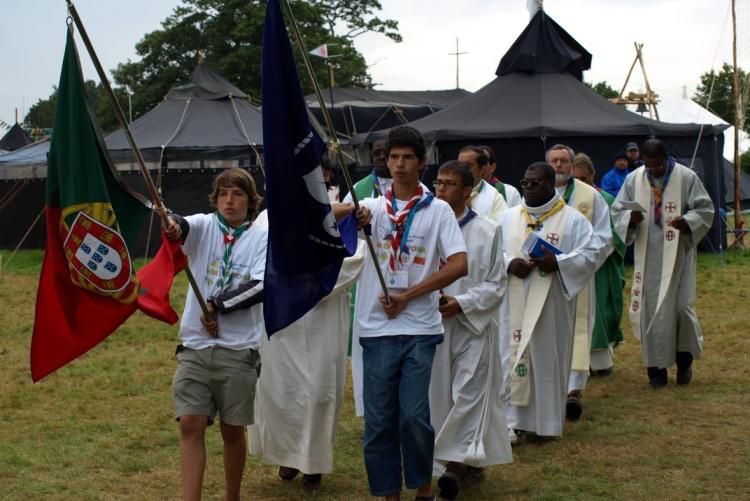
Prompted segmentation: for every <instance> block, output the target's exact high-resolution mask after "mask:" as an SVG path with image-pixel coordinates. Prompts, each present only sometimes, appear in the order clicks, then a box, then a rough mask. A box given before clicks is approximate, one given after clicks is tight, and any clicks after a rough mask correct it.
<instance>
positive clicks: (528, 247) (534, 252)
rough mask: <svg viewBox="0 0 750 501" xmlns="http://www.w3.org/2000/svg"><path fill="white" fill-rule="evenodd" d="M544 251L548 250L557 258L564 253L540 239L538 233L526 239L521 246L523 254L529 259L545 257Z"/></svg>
mask: <svg viewBox="0 0 750 501" xmlns="http://www.w3.org/2000/svg"><path fill="white" fill-rule="evenodd" d="M542 249H547V250H548V251H550V252H551V253H552V254H554V255H556V256H558V255H560V254H562V251H561V250H560V249H559V248H558V247H555V246H554V245H552V244H551V243H549V242H547V241H546V240H544V239H543V238H540V237H539V233H536V232H534V231H532V232H531V233H530V234H529V236H528V237H526V240H525V241H524V243H523V245H522V246H521V252H523V253H524V254H526V255H527V256H529V257H544V252H543V251H542Z"/></svg>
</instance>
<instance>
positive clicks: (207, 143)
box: [105, 64, 263, 168]
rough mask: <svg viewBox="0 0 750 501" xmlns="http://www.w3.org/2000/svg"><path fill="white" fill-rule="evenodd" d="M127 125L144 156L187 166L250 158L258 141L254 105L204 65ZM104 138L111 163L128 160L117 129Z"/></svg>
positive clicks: (258, 120)
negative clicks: (187, 80)
mask: <svg viewBox="0 0 750 501" xmlns="http://www.w3.org/2000/svg"><path fill="white" fill-rule="evenodd" d="M131 130H132V132H133V136H134V137H135V140H136V143H137V144H138V146H139V148H140V149H141V152H142V153H143V156H144V158H145V159H146V161H148V162H155V161H158V160H159V159H160V158H162V163H165V164H166V166H167V167H170V166H169V164H170V163H172V162H180V161H188V162H192V163H191V164H189V165H187V167H189V168H200V167H203V168H206V167H210V166H211V165H210V164H206V163H205V162H206V161H216V160H234V159H252V160H253V162H255V161H257V158H256V154H255V152H256V150H257V147H256V146H257V145H259V144H262V143H263V127H262V122H261V116H260V110H259V109H258V108H256V107H255V106H253V105H251V104H250V103H249V101H248V100H247V94H245V93H244V92H242V91H241V90H239V89H238V88H237V87H235V86H234V85H232V84H231V83H229V81H227V80H226V79H225V78H224V77H222V76H221V75H219V74H218V73H215V72H214V71H212V70H211V69H210V68H208V66H206V65H205V64H198V65H197V66H196V68H195V70H193V73H192V74H191V75H190V83H188V84H187V85H182V86H178V87H174V88H172V89H171V90H170V91H169V92H168V93H167V95H166V96H165V97H164V101H162V102H161V103H159V105H157V106H156V107H154V108H153V109H152V110H151V111H149V112H148V113H146V114H145V115H143V116H142V117H140V118H139V119H138V120H136V121H135V122H133V124H132V125H131ZM105 140H106V143H107V149H109V151H110V154H111V155H112V160H113V161H114V162H115V163H116V164H118V163H125V162H133V161H134V159H133V155H132V153H131V151H130V146H129V145H128V142H127V140H126V138H125V134H124V133H123V132H122V131H121V130H120V131H117V132H114V133H112V134H110V135H109V136H107V137H106V139H105ZM162 150H163V151H162ZM198 162H204V163H203V164H200V163H198ZM178 165H179V164H178ZM178 165H175V166H172V168H178ZM180 166H181V165H180Z"/></svg>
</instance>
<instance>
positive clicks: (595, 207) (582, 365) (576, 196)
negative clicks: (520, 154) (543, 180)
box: [546, 144, 614, 421]
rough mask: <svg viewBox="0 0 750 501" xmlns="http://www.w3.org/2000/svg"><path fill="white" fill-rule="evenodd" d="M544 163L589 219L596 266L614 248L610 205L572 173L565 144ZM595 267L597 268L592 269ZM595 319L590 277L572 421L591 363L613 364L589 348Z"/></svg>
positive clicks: (580, 318)
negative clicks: (592, 233) (596, 244)
mask: <svg viewBox="0 0 750 501" xmlns="http://www.w3.org/2000/svg"><path fill="white" fill-rule="evenodd" d="M546 157H547V163H548V164H550V165H551V166H552V168H553V169H554V170H555V189H556V190H557V192H558V193H559V194H560V196H561V197H562V198H563V200H565V203H566V204H568V206H570V207H573V208H574V209H575V210H577V211H578V212H580V213H581V214H583V215H584V216H585V217H586V219H588V221H589V222H590V223H591V226H592V227H593V230H594V237H595V238H596V239H597V240H598V241H599V243H598V247H599V253H598V255H597V259H596V269H597V270H598V269H599V267H600V266H601V265H602V264H603V263H604V261H606V260H607V258H608V257H609V255H610V254H611V253H612V251H613V250H614V244H613V242H612V225H611V223H610V217H609V205H608V204H607V201H606V200H604V197H602V196H601V195H600V194H599V193H598V192H597V191H596V189H594V187H593V186H589V185H588V184H586V183H584V182H582V181H579V180H578V179H575V178H574V177H573V176H572V170H573V159H574V157H575V153H574V152H573V150H572V148H570V147H569V146H565V145H564V144H556V145H554V146H552V147H551V148H550V149H549V150H547V155H546ZM594 271H596V270H594ZM595 321H596V281H595V280H594V277H593V276H592V277H591V281H590V282H589V283H588V284H586V287H584V289H583V290H582V291H581V293H580V294H579V297H578V300H577V303H576V326H575V338H574V339H575V341H574V343H573V361H572V364H571V371H570V378H569V380H568V398H567V403H566V407H565V414H566V417H567V418H568V419H570V420H571V421H578V420H579V419H580V418H581V414H582V413H583V403H582V399H583V390H585V389H586V383H587V382H588V379H589V369H590V367H592V366H593V367H596V368H597V369H599V368H605V367H611V366H612V353H611V351H610V350H596V351H593V352H592V351H591V338H592V336H593V333H594V323H595Z"/></svg>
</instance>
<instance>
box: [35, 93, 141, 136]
mask: <svg viewBox="0 0 750 501" xmlns="http://www.w3.org/2000/svg"><path fill="white" fill-rule="evenodd" d="M83 85H84V89H85V91H86V96H87V97H88V99H89V102H90V103H91V104H92V106H93V108H94V111H95V113H96V116H97V118H98V119H99V122H100V123H101V126H102V129H103V130H104V132H112V131H113V130H116V129H117V128H119V126H120V124H119V123H118V122H117V118H116V117H115V112H114V111H113V110H112V104H111V102H110V98H109V96H108V95H107V93H106V91H105V90H104V86H103V85H102V84H101V83H97V82H95V81H93V80H86V81H85V82H84V84H83ZM115 94H116V95H117V99H118V100H119V101H120V103H125V102H127V94H125V92H124V90H122V89H116V90H115ZM56 107H57V87H55V86H53V87H52V94H50V96H49V97H48V98H47V99H40V100H38V101H37V102H36V103H34V105H33V106H32V107H31V108H29V112H28V114H27V115H26V118H25V125H26V126H27V127H39V128H43V129H46V128H51V127H53V126H54V124H55V108H56Z"/></svg>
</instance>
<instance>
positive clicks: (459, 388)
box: [430, 160, 513, 499]
mask: <svg viewBox="0 0 750 501" xmlns="http://www.w3.org/2000/svg"><path fill="white" fill-rule="evenodd" d="M434 186H435V194H436V195H437V198H439V199H440V200H444V201H446V202H448V203H449V204H450V206H451V208H452V209H453V211H454V212H455V214H456V218H457V219H458V224H459V226H460V228H461V234H462V235H463V237H464V241H465V242H466V247H467V251H468V259H469V274H468V275H467V276H465V277H463V278H460V279H458V280H457V281H455V282H453V283H452V284H450V285H449V286H447V287H445V288H443V290H442V291H441V300H440V303H441V304H440V312H441V314H442V316H443V327H444V328H445V333H444V334H443V336H444V337H443V342H442V343H441V344H440V345H438V347H437V351H436V353H435V361H434V363H433V366H432V380H431V383H430V416H431V422H432V426H433V428H435V431H436V433H435V453H434V461H435V470H436V473H442V475H441V477H440V478H439V480H438V487H439V488H440V497H441V498H442V499H455V498H456V497H457V496H458V493H459V490H460V489H464V488H467V487H469V486H471V485H472V484H474V483H476V482H477V481H480V480H482V479H483V478H484V467H486V466H490V465H495V464H504V463H510V462H512V461H513V455H512V453H511V449H510V442H509V440H508V436H507V435H506V434H505V433H498V430H505V429H506V423H505V407H504V405H503V402H502V400H501V398H500V397H501V391H502V379H503V372H502V366H501V363H500V352H499V350H498V342H499V320H500V310H499V308H500V303H501V302H502V300H503V295H504V293H505V282H506V276H505V264H504V262H503V252H502V245H501V233H500V228H499V227H498V226H497V224H495V223H494V222H492V221H490V220H488V219H486V218H484V217H482V216H479V215H477V213H476V212H475V211H474V210H473V209H471V208H470V207H468V206H467V205H466V203H467V201H468V199H469V196H470V195H471V189H472V187H473V186H474V176H473V174H472V172H471V167H470V166H469V165H468V164H466V163H464V162H459V161H456V160H451V161H449V162H446V163H445V164H443V165H442V166H441V167H440V169H439V170H438V174H437V179H436V180H435V183H434Z"/></svg>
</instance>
